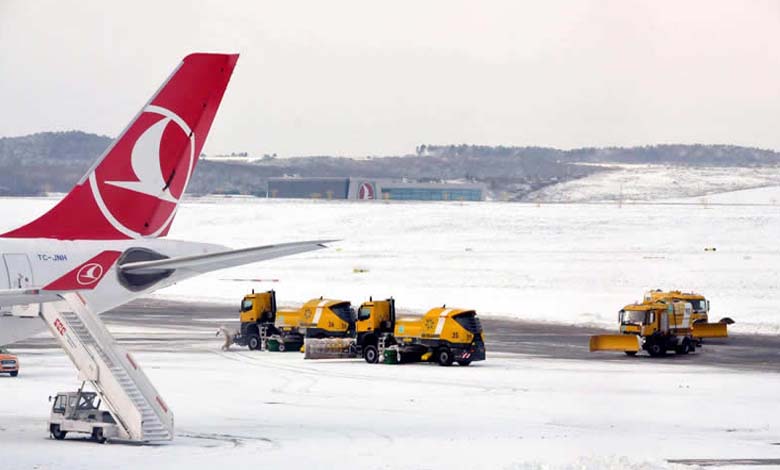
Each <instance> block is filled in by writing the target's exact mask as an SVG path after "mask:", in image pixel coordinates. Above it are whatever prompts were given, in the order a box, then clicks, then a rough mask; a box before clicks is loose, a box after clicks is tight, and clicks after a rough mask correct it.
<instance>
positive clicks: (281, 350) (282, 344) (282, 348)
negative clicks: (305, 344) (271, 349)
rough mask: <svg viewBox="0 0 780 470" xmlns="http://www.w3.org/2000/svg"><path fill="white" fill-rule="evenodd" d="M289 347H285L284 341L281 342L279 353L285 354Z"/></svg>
mask: <svg viewBox="0 0 780 470" xmlns="http://www.w3.org/2000/svg"><path fill="white" fill-rule="evenodd" d="M286 350H287V347H286V346H285V345H284V341H279V352H285V351H286Z"/></svg>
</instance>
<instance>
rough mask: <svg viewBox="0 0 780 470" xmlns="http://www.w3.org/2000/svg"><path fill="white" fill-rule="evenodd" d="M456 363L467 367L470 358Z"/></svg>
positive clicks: (469, 363)
mask: <svg viewBox="0 0 780 470" xmlns="http://www.w3.org/2000/svg"><path fill="white" fill-rule="evenodd" d="M458 365H459V366H461V367H468V366H470V365H471V359H465V360H462V361H458Z"/></svg>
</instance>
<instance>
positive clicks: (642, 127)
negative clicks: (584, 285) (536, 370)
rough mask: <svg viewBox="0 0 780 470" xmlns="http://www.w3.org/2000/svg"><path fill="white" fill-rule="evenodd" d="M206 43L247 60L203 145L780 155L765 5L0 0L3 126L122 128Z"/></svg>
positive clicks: (777, 46) (307, 151)
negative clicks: (702, 150)
mask: <svg viewBox="0 0 780 470" xmlns="http://www.w3.org/2000/svg"><path fill="white" fill-rule="evenodd" d="M194 51H221V52H240V53H241V58H240V59H239V62H238V66H237V67H236V70H235V72H234V75H233V79H232V82H231V84H230V86H229V87H228V91H227V94H226V97H225V100H224V101H223V105H222V107H221V109H220V112H219V114H218V115H217V119H216V122H215V124H214V127H213V129H212V132H211V135H210V136H209V140H208V142H207V143H206V148H205V149H204V151H205V152H206V153H219V152H231V151H249V152H250V153H255V154H258V153H273V152H277V153H279V154H280V155H312V154H343V155H366V154H373V155H383V154H400V153H407V152H412V151H413V150H414V147H415V146H416V145H418V144H421V143H481V144H496V145H497V144H503V145H544V146H555V147H561V148H570V147H578V146H606V145H644V144H653V143H671V142H681V143H695V142H696V143H733V144H740V145H749V146H759V147H764V148H772V149H780V129H778V125H777V124H778V120H779V119H778V118H780V2H778V1H761V0H750V1H745V0H742V1H731V2H724V1H714V0H709V1H651V0H647V1H643V2H639V1H630V0H619V1H607V0H602V1H584V0H583V1H550V0H546V1H535V2H530V1H528V2H523V1H519V0H507V1H454V0H436V1H423V0H416V1H414V0H412V1H404V0H396V1H393V2H376V1H367V0H354V1H322V0H319V1H311V2H301V1H284V2H281V1H276V2H270V1H246V2H244V1H204V2H186V1H146V0H143V1H126V2H106V1H92V0H90V1H83V0H82V1H71V2H67V1H56V0H47V1H43V0H0V105H1V106H0V109H1V110H2V111H0V136H14V135H23V134H28V133H32V132H38V131H47V130H68V129H79V130H84V131H88V132H95V133H99V134H106V135H112V136H113V135H116V134H117V133H119V132H120V131H121V130H122V129H123V128H124V126H125V125H126V124H127V122H128V121H129V119H130V118H131V117H132V116H133V115H134V114H135V113H136V112H137V111H138V109H139V108H140V107H141V105H143V103H144V102H145V101H146V100H147V99H148V97H149V96H150V94H151V93H152V92H153V91H154V90H155V89H156V88H157V87H158V86H159V84H160V83H161V82H162V81H163V80H164V79H165V78H166V77H167V76H168V74H169V73H170V71H171V70H172V69H173V67H174V66H175V65H176V64H177V63H178V62H179V61H180V60H181V58H182V57H183V56H185V55H186V54H188V53H190V52H194Z"/></svg>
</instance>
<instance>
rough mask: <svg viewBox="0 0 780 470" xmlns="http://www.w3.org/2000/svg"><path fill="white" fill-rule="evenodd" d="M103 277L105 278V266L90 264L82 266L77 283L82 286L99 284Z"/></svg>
mask: <svg viewBox="0 0 780 470" xmlns="http://www.w3.org/2000/svg"><path fill="white" fill-rule="evenodd" d="M101 277H103V266H101V265H99V264H97V263H89V264H85V265H84V266H82V267H81V269H79V272H78V273H76V282H78V283H79V284H81V285H82V286H89V285H92V284H94V283H96V282H98V281H99V280H100V278H101Z"/></svg>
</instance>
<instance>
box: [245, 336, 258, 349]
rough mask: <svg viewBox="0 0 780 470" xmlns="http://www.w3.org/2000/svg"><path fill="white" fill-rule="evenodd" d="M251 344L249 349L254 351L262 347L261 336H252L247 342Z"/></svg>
mask: <svg viewBox="0 0 780 470" xmlns="http://www.w3.org/2000/svg"><path fill="white" fill-rule="evenodd" d="M246 343H247V345H248V346H249V349H251V350H252V351H257V350H258V349H260V337H259V336H250V337H249V341H247V342H246Z"/></svg>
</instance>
